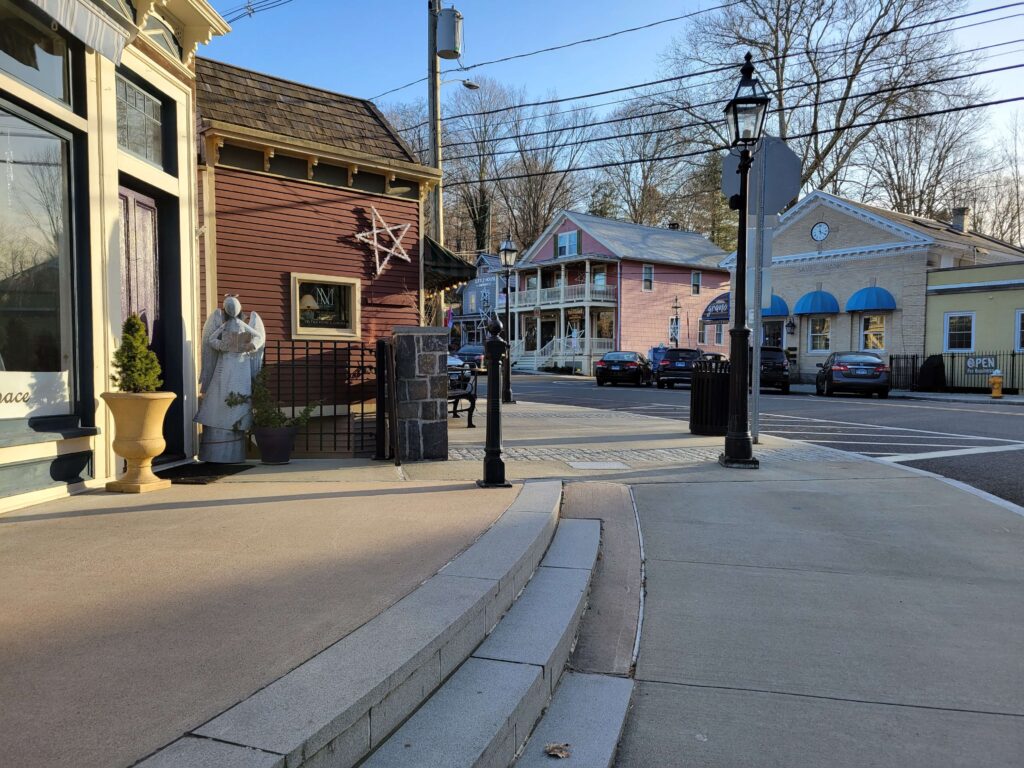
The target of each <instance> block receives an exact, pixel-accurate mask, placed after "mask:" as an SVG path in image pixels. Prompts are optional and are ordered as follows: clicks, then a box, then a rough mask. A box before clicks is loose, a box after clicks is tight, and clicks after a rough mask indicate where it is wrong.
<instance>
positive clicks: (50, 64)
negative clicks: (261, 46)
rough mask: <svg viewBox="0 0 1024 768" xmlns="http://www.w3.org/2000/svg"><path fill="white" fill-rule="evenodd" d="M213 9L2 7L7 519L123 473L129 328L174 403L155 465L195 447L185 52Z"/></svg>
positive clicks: (99, 0)
mask: <svg viewBox="0 0 1024 768" xmlns="http://www.w3.org/2000/svg"><path fill="white" fill-rule="evenodd" d="M227 31H228V26H227V24H226V23H225V22H224V20H223V19H221V18H220V16H218V15H217V13H216V12H215V11H214V10H213V8H212V7H211V6H210V4H209V3H208V2H207V0H134V2H131V3H129V2H127V0H0V511H3V510H5V509H9V508H12V507H16V506H21V505H24V504H26V503H31V502H35V501H41V500H43V499H45V498H50V497H53V496H55V495H60V494H64V493H68V492H69V491H73V490H76V489H79V488H83V487H87V486H89V485H94V484H99V483H101V482H103V481H105V480H107V479H109V478H111V477H113V476H115V475H116V474H117V471H118V461H117V459H116V458H115V456H114V454H113V452H112V450H111V440H112V438H113V423H112V420H111V418H110V414H109V413H108V412H107V410H106V409H105V407H104V406H103V403H102V401H101V400H100V397H99V395H100V394H101V393H102V392H104V391H105V390H109V389H110V388H111V387H110V374H111V359H112V356H113V352H114V350H115V348H116V346H117V341H118V335H119V333H120V326H121V322H122V318H123V317H124V316H125V315H126V314H127V313H129V312H138V313H139V314H141V315H142V316H143V318H144V319H145V321H146V323H147V325H148V327H149V330H150V332H151V336H152V339H153V347H154V349H155V350H156V351H157V353H158V355H159V356H160V359H161V363H162V364H163V369H164V387H163V388H164V389H166V390H170V391H173V392H175V393H177V395H178V397H177V400H176V402H175V406H174V408H173V409H172V411H171V413H170V414H169V415H168V418H167V422H166V435H167V440H168V453H167V455H166V456H165V459H173V458H175V457H181V458H184V457H186V456H191V455H192V454H193V453H194V443H195V430H194V427H193V424H192V416H193V414H194V410H195V405H196V363H195V358H196V354H195V350H196V348H197V343H196V339H197V337H198V336H199V332H200V325H199V312H198V309H197V305H196V301H197V296H198V290H197V284H198V283H197V280H198V258H197V237H198V234H199V233H198V232H197V206H196V188H197V185H196V160H195V152H196V139H195V103H194V91H195V75H194V68H193V57H194V55H195V51H196V47H197V46H198V44H199V43H201V42H207V41H209V40H210V38H211V37H212V36H213V35H220V34H224V33H226V32H227Z"/></svg>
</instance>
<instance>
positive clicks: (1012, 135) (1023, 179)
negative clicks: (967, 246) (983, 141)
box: [963, 112, 1024, 245]
mask: <svg viewBox="0 0 1024 768" xmlns="http://www.w3.org/2000/svg"><path fill="white" fill-rule="evenodd" d="M1007 127H1008V130H1007V132H1006V135H1005V136H1004V137H1003V139H1002V140H1001V141H1000V142H999V143H998V144H997V146H996V147H995V148H994V149H993V150H992V151H993V153H994V154H995V155H996V156H997V157H998V164H996V170H994V171H992V172H991V173H990V174H988V175H986V176H983V177H980V178H978V179H975V180H974V181H973V183H972V184H971V185H970V187H969V189H968V191H967V192H966V193H965V194H964V195H963V199H964V200H965V201H967V202H968V203H969V205H970V206H971V207H972V208H973V210H974V216H973V220H974V228H975V229H976V230H977V231H979V232H984V233H985V234H987V235H991V236H992V237H997V238H999V239H1001V240H1005V241H1007V242H1010V243H1014V244H1015V245H1024V119H1022V115H1021V113H1020V112H1016V113H1014V115H1013V116H1012V118H1011V119H1010V121H1009V125H1008V126H1007ZM994 164H995V163H994Z"/></svg>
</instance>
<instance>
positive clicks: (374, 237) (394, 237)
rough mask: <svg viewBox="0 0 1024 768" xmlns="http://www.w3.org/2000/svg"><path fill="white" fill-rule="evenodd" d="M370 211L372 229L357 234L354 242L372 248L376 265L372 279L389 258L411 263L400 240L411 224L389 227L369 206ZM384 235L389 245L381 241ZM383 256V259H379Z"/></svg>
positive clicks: (386, 264)
mask: <svg viewBox="0 0 1024 768" xmlns="http://www.w3.org/2000/svg"><path fill="white" fill-rule="evenodd" d="M370 210H371V211H372V212H373V219H372V222H373V229H370V230H368V231H366V232H359V233H357V234H356V240H359V241H360V242H363V243H366V244H367V245H369V246H370V247H371V248H373V259H374V262H375V264H376V268H377V271H376V273H374V277H376V276H377V275H379V274H380V273H381V272H383V271H384V270H385V268H386V267H387V266H388V263H389V262H390V261H391V257H392V256H394V257H395V258H398V259H402V260H403V261H408V262H409V263H412V259H410V258H409V254H408V253H406V252H405V248H403V247H402V238H403V237H405V233H406V232H408V231H409V227H411V226H412V225H411V224H396V225H395V226H393V227H389V226H388V225H387V224H386V223H384V218H383V217H382V216H381V215H380V214H379V213H377V209H376V208H374V207H373V206H370ZM385 234H386V238H385V239H386V240H390V241H391V245H388V244H387V243H386V242H385V239H382V237H381V236H382V235H385ZM382 256H383V259H382V258H381V257H382Z"/></svg>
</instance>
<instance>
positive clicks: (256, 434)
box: [225, 368, 317, 464]
mask: <svg viewBox="0 0 1024 768" xmlns="http://www.w3.org/2000/svg"><path fill="white" fill-rule="evenodd" d="M225 402H226V403H227V404H228V405H229V406H236V405H244V404H246V403H248V404H250V405H251V407H252V436H253V438H255V440H256V446H257V447H258V448H259V449H260V461H262V462H263V463H264V464H287V463H289V462H290V461H291V460H292V449H293V448H294V447H295V433H296V432H297V431H298V428H299V427H303V426H305V425H306V424H307V423H309V419H310V417H311V416H312V415H313V411H314V410H316V405H317V404H316V403H310V404H309V405H307V406H306V407H305V408H303V409H302V410H301V411H299V412H298V413H296V414H295V415H293V416H287V415H285V413H284V411H282V410H281V407H280V405H278V403H277V401H276V400H274V397H273V395H271V394H270V387H269V386H267V369H266V368H264V369H263V370H262V371H260V372H259V374H257V376H256V378H255V379H254V380H253V383H252V394H251V395H242V394H239V393H238V392H231V393H230V394H229V395H228V396H227V399H226V400H225Z"/></svg>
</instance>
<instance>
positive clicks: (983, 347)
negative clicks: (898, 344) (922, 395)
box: [925, 260, 1024, 391]
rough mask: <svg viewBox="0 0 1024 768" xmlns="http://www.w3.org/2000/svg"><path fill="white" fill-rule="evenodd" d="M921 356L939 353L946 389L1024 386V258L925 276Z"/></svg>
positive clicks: (942, 270)
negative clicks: (992, 379) (995, 379)
mask: <svg viewBox="0 0 1024 768" xmlns="http://www.w3.org/2000/svg"><path fill="white" fill-rule="evenodd" d="M925 354H927V355H943V359H944V364H945V365H944V367H945V376H946V385H947V386H949V387H957V388H980V389H984V388H986V387H987V386H988V382H987V380H988V375H989V374H990V373H991V371H992V369H995V368H998V369H999V370H1000V371H1001V372H1002V373H1003V377H1004V386H1005V388H1006V389H1008V390H1011V391H1014V390H1019V389H1020V388H1021V387H1024V260H1021V261H1013V262H1008V263H1005V264H991V265H981V266H972V267H954V268H952V269H937V270H935V271H933V272H929V273H928V291H927V320H926V331H925Z"/></svg>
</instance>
